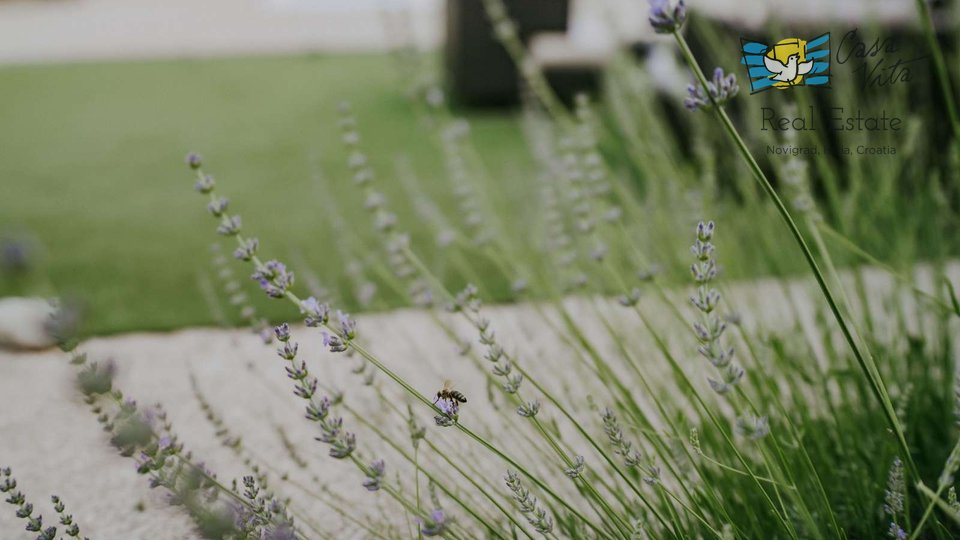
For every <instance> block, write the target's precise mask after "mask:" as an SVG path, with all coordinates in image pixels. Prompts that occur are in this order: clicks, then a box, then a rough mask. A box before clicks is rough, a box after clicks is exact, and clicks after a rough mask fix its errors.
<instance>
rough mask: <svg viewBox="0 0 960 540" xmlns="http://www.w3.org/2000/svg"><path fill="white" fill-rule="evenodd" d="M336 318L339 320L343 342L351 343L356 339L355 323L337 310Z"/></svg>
mask: <svg viewBox="0 0 960 540" xmlns="http://www.w3.org/2000/svg"><path fill="white" fill-rule="evenodd" d="M337 318H338V319H339V320H340V333H341V335H342V336H343V339H344V340H345V341H352V340H353V339H354V338H355V337H357V321H355V320H353V319H351V318H350V316H349V315H347V314H346V313H344V312H342V311H340V310H339V309H338V310H337Z"/></svg>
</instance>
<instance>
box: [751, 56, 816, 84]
mask: <svg viewBox="0 0 960 540" xmlns="http://www.w3.org/2000/svg"><path fill="white" fill-rule="evenodd" d="M799 59H800V55H798V54H791V55H790V56H788V57H787V63H786V64H784V63H782V62H780V61H779V60H777V59H776V58H770V57H768V56H764V57H763V65H764V66H766V68H767V69H768V70H769V71H770V73H773V75H771V76H770V78H771V79H773V80H775V81H780V82H785V83H790V84H793V81H794V79H796V78H797V76H799V75H806V74H807V73H810V70H811V69H813V61H812V60H808V61H806V62H800V63H799V64H798V63H797V60H799Z"/></svg>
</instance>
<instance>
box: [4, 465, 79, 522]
mask: <svg viewBox="0 0 960 540" xmlns="http://www.w3.org/2000/svg"><path fill="white" fill-rule="evenodd" d="M16 489H17V479H16V478H14V477H13V471H11V470H10V468H9V467H4V468H2V469H0V493H9V494H10V495H9V496H8V497H7V498H6V502H8V503H9V504H11V505H13V506H16V507H17V512H16V513H17V517H18V518H20V519H23V520H25V521H26V522H27V525H26V527H25V528H26V530H27V531H28V532H35V533H40V534H39V535H38V536H37V540H54V539H55V538H56V536H57V528H56V527H47V528H44V526H43V516H42V515H40V514H37V515H33V504H32V503H30V502H27V498H26V497H25V496H24V495H23V493H22V492H20V491H18V490H16ZM67 534H69V531H68V532H67ZM78 534H79V531H78ZM72 536H76V535H72Z"/></svg>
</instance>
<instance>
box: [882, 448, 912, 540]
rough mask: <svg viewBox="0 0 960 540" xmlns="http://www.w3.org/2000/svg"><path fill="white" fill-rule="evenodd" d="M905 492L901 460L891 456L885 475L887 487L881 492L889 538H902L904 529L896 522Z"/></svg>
mask: <svg viewBox="0 0 960 540" xmlns="http://www.w3.org/2000/svg"><path fill="white" fill-rule="evenodd" d="M905 493H906V481H905V479H904V475H903V462H902V461H900V458H899V457H895V458H893V464H891V465H890V473H889V474H888V476H887V489H886V491H884V493H883V513H884V514H886V515H888V516H890V528H889V530H888V531H887V535H888V536H890V538H895V539H897V540H904V539H905V538H907V533H906V531H904V530H903V528H902V527H900V525H899V524H898V523H897V518H898V516H901V515H902V514H903V498H904V494H905Z"/></svg>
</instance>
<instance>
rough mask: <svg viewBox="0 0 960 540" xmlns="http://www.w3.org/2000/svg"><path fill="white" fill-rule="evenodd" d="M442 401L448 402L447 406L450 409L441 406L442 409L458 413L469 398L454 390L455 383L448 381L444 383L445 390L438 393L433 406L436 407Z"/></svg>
mask: <svg viewBox="0 0 960 540" xmlns="http://www.w3.org/2000/svg"><path fill="white" fill-rule="evenodd" d="M440 400H443V401H445V402H447V403H446V405H449V407H443V406H441V407H440V408H441V409H444V410H447V409H450V410H453V411H456V410H458V409H460V404H461V403H466V402H467V396H465V395H463V393H462V392H460V391H459V390H454V389H453V383H452V382H450V381H449V380H447V381H443V388H441V389H440V390H439V391H437V399H435V400H433V404H434V405H436V404H437V402H438V401H440Z"/></svg>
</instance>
